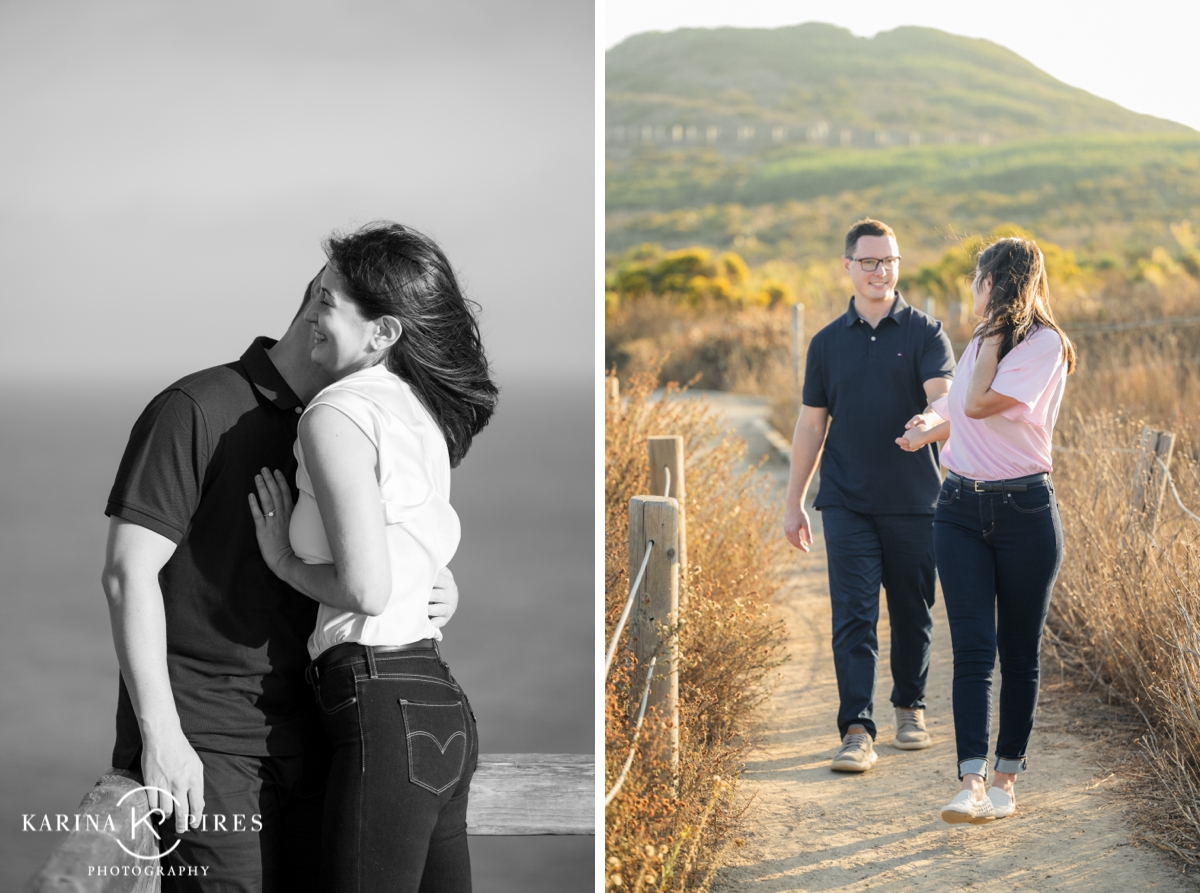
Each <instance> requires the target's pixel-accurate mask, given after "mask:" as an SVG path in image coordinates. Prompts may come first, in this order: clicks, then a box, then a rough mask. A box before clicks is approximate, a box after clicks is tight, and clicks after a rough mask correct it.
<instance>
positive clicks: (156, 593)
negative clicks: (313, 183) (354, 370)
mask: <svg viewBox="0 0 1200 893" xmlns="http://www.w3.org/2000/svg"><path fill="white" fill-rule="evenodd" d="M310 297H311V283H310V290H309V292H306V301H307V300H308V299H309V298H310ZM303 309H304V306H303V305H302V306H301V312H300V313H298V314H297V315H296V317H295V319H293V320H292V323H291V325H290V326H289V328H288V330H287V332H286V333H285V334H284V336H283V337H282V338H281V339H280V340H279V341H278V342H273V341H271V340H270V339H268V338H258V339H256V340H255V341H254V343H253V344H251V345H250V347H249V349H248V350H247V351H246V352H245V353H244V354H242V357H241V359H239V360H237V361H236V362H233V363H227V364H226V365H224V366H217V367H214V368H212V369H206V370H204V371H202V372H197V373H195V374H193V375H189V376H187V377H186V378H183V379H180V380H179V381H177V382H176V383H175V384H173V385H171V386H170V387H169V388H167V389H166V390H165V391H163V392H162V393H161V394H159V395H158V396H157V397H155V398H154V400H152V401H151V403H150V405H149V406H148V407H147V408H146V409H145V411H144V412H143V413H142V415H141V417H140V418H139V419H138V420H137V423H136V424H135V425H134V428H133V432H132V434H131V435H130V439H129V444H128V446H127V447H126V449H125V454H124V456H123V458H122V459H121V465H120V468H119V470H118V472H117V479H116V482H115V483H114V484H113V488H112V492H111V494H110V495H109V498H108V505H107V507H106V509H105V513H106V514H108V515H109V517H110V525H109V537H108V550H107V556H106V562H105V568H104V577H103V579H104V589H105V593H106V594H107V596H108V601H109V613H110V616H111V620H112V629H113V640H114V643H115V644H116V650H117V657H118V660H119V662H120V665H121V680H120V692H119V698H118V706H117V739H116V744H115V746H114V748H113V765H114V766H115V767H117V768H118V769H125V770H129V771H131V772H135V773H137V772H141V773H142V776H143V779H144V784H145V785H147V786H154V787H158V788H161V789H163V790H164V791H169V792H170V794H171V796H167V795H166V794H156V793H155V792H153V791H150V792H149V797H150V801H151V802H150V806H151V808H154V807H156V806H157V807H159V808H161V809H162V810H163V812H164V813H166V815H167V816H171V815H172V813H173V815H174V819H173V821H166V822H164V823H163V824H161V825H160V826H159V830H160V832H161V833H162V841H161V844H160V849H161V850H162V851H163V852H166V851H167V850H168V849H170V848H171V847H172V846H174V845H175V844H176V841H178V844H179V845H178V847H177V848H175V849H174V850H173V851H172V852H171V853H170V855H168V856H165V857H164V858H163V859H162V864H163V866H164V869H166V868H174V869H175V870H176V871H179V870H181V869H183V870H185V872H186V870H190V869H192V868H194V869H196V874H195V876H185V877H182V878H172V877H170V876H168V877H164V879H163V889H164V891H167V890H221V891H232V890H237V891H242V890H244V891H260V890H265V891H272V890H278V891H289V893H290V891H299V890H315V889H316V887H315V884H316V879H317V877H318V866H317V857H318V854H319V850H320V830H321V812H322V806H323V800H324V790H325V783H326V778H327V769H328V762H327V753H326V747H325V744H324V738H323V734H322V733H321V731H320V727H319V720H318V718H317V716H316V715H315V707H314V699H313V695H312V692H311V690H310V689H309V687H308V685H307V683H306V682H305V680H304V669H305V667H306V665H307V664H308V660H309V658H308V650H307V640H308V636H309V634H310V633H311V632H312V630H313V625H314V623H315V621H316V614H317V603H316V602H314V601H312V600H310V599H308V598H306V597H304V596H303V595H300V594H299V593H297V592H296V591H295V590H293V589H291V588H290V587H289V586H287V585H286V584H285V583H283V582H282V581H281V580H279V579H278V578H277V577H276V576H275V575H274V574H273V573H271V571H270V570H269V569H268V568H267V565H266V564H265V563H264V562H263V560H262V557H261V555H260V553H259V548H258V542H257V539H256V538H255V532H254V520H253V517H252V516H251V514H250V509H249V505H248V501H247V500H248V494H250V493H252V492H253V491H254V475H255V474H256V473H257V472H259V471H261V470H262V469H264V468H268V469H276V468H277V469H280V470H282V471H283V473H284V474H285V475H286V476H287V479H288V480H291V481H294V480H295V473H296V459H295V457H294V455H293V453H292V446H293V444H294V443H295V440H296V426H297V421H298V419H299V417H300V413H301V411H302V409H303V406H304V403H305V402H307V401H308V400H310V399H312V397H313V396H315V395H316V393H317V391H319V390H320V389H321V388H322V387H324V386H325V385H326V384H328V383H329V380H328V378H327V377H326V373H325V372H323V371H322V370H321V369H320V368H318V367H317V366H315V365H314V364H313V363H312V362H311V360H310V353H311V350H312V342H311V334H310V329H311V327H310V326H309V325H308V324H307V323H305V322H304V320H303ZM440 580H441V582H440V584H439V585H443V586H447V587H448V589H447V591H445V592H443V593H442V594H441V595H440V596H439V598H442V599H444V600H445V602H446V604H445V605H438V606H431V614H441V615H442V617H441V618H439V619H438V620H436V621H435V622H437V623H439V625H440V623H442V622H444V619H445V618H448V616H449V614H450V613H452V612H453V609H454V606H455V605H456V604H457V590H455V589H454V588H453V583H452V582H450V581H448V579H447V578H446V577H445V576H444V577H442V578H440Z"/></svg>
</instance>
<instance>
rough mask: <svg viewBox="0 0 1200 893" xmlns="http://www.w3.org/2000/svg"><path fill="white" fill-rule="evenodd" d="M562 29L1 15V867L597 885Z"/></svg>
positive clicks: (214, 10) (359, 14)
mask: <svg viewBox="0 0 1200 893" xmlns="http://www.w3.org/2000/svg"><path fill="white" fill-rule="evenodd" d="M594 48H595V10H594V8H593V6H592V5H591V4H559V3H553V2H545V0H518V2H515V3H507V4H504V5H502V6H498V5H493V4H487V3H478V2H462V3H457V2H456V3H445V4H425V3H414V2H401V3H389V2H376V0H365V2H355V3H348V4H347V3H336V2H332V0H302V2H288V3H282V2H274V0H270V2H263V3H249V4H247V3H232V2H224V0H218V2H216V3H205V4H200V5H195V4H192V5H176V4H168V5H163V4H157V3H150V2H143V0H117V2H109V3H103V4H80V3H70V2H58V0H54V2H49V3H43V2H33V0H17V2H9V3H4V4H3V5H0V112H2V113H3V118H4V121H5V133H6V134H7V138H6V140H5V149H4V158H5V164H4V167H3V171H2V172H0V231H2V232H3V240H2V243H0V244H2V246H3V247H2V248H0V253H2V256H3V261H4V269H5V271H6V275H7V277H8V281H9V282H10V283H11V284H13V285H14V286H15V288H14V298H15V300H14V301H13V302H11V305H10V316H9V320H8V321H9V328H8V331H9V332H10V335H11V337H10V338H9V344H8V347H7V349H6V350H5V351H3V354H2V355H0V401H2V405H3V411H2V415H3V418H4V422H3V424H0V455H2V456H3V457H4V461H3V463H2V465H3V470H0V592H2V593H3V597H2V598H0V636H2V637H3V639H2V647H0V665H2V666H3V669H4V671H5V675H6V677H7V678H8V680H9V684H8V685H5V686H4V687H3V693H2V694H0V715H2V716H3V723H0V753H2V755H3V761H2V769H0V801H2V802H3V803H4V809H5V811H6V812H5V816H4V819H3V821H2V822H0V828H2V830H0V887H3V888H4V889H6V890H10V889H11V890H18V889H29V890H51V889H53V890H60V889H88V890H132V889H137V890H139V891H145V890H152V889H153V890H157V889H162V890H164V891H166V890H184V889H187V890H217V889H220V890H235V889H236V890H247V891H250V890H267V891H270V890H278V891H283V890H287V891H295V890H321V891H336V890H364V891H365V890H412V891H415V890H417V889H444V890H469V889H472V883H473V889H474V890H476V891H531V890H545V891H560V890H582V889H590V887H591V885H592V882H593V878H594V876H595V872H594V868H593V866H594V863H595V857H594V853H595V847H596V840H597V838H596V836H595V828H594V811H593V802H594V801H593V798H592V792H593V790H594V785H595V781H594V762H595V758H594V747H595V697H594V691H595V688H594V677H595V671H594V663H593V658H592V655H593V651H594V646H593V641H594V636H595V623H596V621H595V610H596V602H595V593H594V590H595V582H594V581H595V554H596V552H595V550H596V545H595V543H596V537H597V535H598V531H597V530H596V525H595V498H594V480H595V478H594V464H595V462H594V456H595V447H594V444H595V407H596V398H595V391H596V384H595V379H596V376H595V372H594V365H593V362H592V357H593V354H594V343H595V341H594V335H595V328H594V319H595V306H596V304H595V293H596V288H595V266H596V264H595V220H596V209H595V182H596V180H595V177H596V158H595V146H596V126H595V114H594V106H595V103H594V85H595V73H594V72H595V66H594V58H595V49H594ZM310 435H311V436H312V439H310ZM85 795H86V798H85ZM153 810H158V812H157V813H154V812H153ZM164 816H165V819H164V820H163V821H161V822H158V821H157V819H158V818H160V817H164Z"/></svg>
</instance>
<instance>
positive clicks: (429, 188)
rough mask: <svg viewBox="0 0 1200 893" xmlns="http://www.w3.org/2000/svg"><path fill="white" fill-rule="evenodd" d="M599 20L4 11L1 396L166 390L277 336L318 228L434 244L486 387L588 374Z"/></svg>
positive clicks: (290, 5)
mask: <svg viewBox="0 0 1200 893" xmlns="http://www.w3.org/2000/svg"><path fill="white" fill-rule="evenodd" d="M594 21H595V20H594V12H593V8H592V7H591V5H590V4H579V3H562V2H558V0H506V2H505V3H503V4H500V3H490V2H486V0H474V2H467V0H447V2H439V3H428V2H423V0H255V2H251V3H247V2H244V0H205V2H203V3H161V2H157V0H106V2H104V3H88V2H82V0H5V2H3V3H0V120H2V121H3V122H4V124H3V126H4V133H5V139H4V149H3V158H4V162H5V163H4V164H3V165H0V261H2V263H3V269H4V279H5V283H6V285H7V286H8V289H7V293H8V300H7V301H6V302H5V303H6V307H5V309H6V313H5V315H4V318H5V327H4V328H5V335H6V339H5V340H6V344H5V349H4V350H3V351H0V381H7V382H12V381H14V380H16V379H19V378H31V377H44V376H47V375H49V376H60V377H75V376H78V375H80V374H86V375H88V376H92V377H95V376H122V377H129V376H137V377H143V378H145V377H152V378H154V379H159V380H162V383H163V384H164V385H165V384H166V383H168V382H169V381H170V380H171V378H173V377H177V376H178V375H182V374H184V373H187V372H190V371H193V370H194V369H198V368H203V367H205V366H209V365H214V364H216V363H220V362H224V361H227V360H230V359H234V358H236V357H237V356H239V355H240V354H241V352H242V350H243V349H244V348H245V347H246V345H247V344H249V342H250V340H251V339H252V338H253V337H254V336H255V335H259V334H268V335H278V334H280V333H281V332H282V331H283V329H284V328H286V326H287V323H288V321H289V320H290V318H291V316H292V313H293V312H294V310H295V309H296V307H297V306H298V304H299V301H300V298H301V295H302V290H303V288H304V286H305V284H306V283H307V282H308V280H309V278H310V277H312V276H313V275H314V274H315V273H316V271H317V269H318V268H319V267H320V265H321V263H322V261H323V255H322V253H321V249H320V241H321V239H322V237H324V236H325V235H326V234H328V233H329V231H330V230H332V229H334V228H346V227H353V226H355V225H358V224H361V223H365V222H367V221H370V220H372V219H376V218H391V219H395V220H399V221H401V222H403V223H407V224H411V225H413V226H416V227H417V228H418V229H421V230H424V231H425V232H427V233H429V234H430V235H432V236H434V237H435V238H437V239H438V240H439V241H440V242H441V243H442V246H443V248H444V249H445V250H446V253H447V255H448V256H449V258H450V260H451V262H452V263H454V264H455V265H456V267H457V268H458V270H459V272H460V273H461V275H462V278H463V280H464V281H465V283H466V287H467V290H468V293H469V295H470V296H471V297H473V298H475V299H476V300H477V301H478V302H479V303H480V304H481V305H482V306H483V309H484V316H483V327H484V334H485V343H486V346H487V347H488V348H489V350H490V352H491V355H492V358H493V360H494V362H495V366H496V368H497V371H498V373H499V375H500V377H501V379H502V380H503V379H504V378H505V377H511V376H513V375H518V376H533V375H546V374H554V375H562V374H566V375H574V376H578V377H582V376H590V375H591V374H592V348H593V335H592V331H593V323H592V321H593V312H592V306H593V291H594V276H593V268H594V246H595V236H594V227H595V201H594V198H595V190H594V177H595V174H594V164H595V160H594V159H595V151H594V147H595V142H594V132H595V119H594V113H593V108H594V101H593V97H594V93H593V89H594V81H593V77H594V67H593V54H594V47H595V43H594V30H595V24H594Z"/></svg>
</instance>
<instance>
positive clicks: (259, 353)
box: [241, 336, 304, 409]
mask: <svg viewBox="0 0 1200 893" xmlns="http://www.w3.org/2000/svg"><path fill="white" fill-rule="evenodd" d="M274 346H275V339H274V338H266V337H263V336H259V337H258V338H255V339H254V342H253V343H252V344H251V345H250V346H249V347H248V348H246V352H245V353H244V354H242V360H241V362H242V368H244V369H245V370H246V374H247V375H248V376H249V377H250V383H251V384H252V385H254V387H256V388H257V389H258V391H259V393H261V394H262V395H263V396H264V397H266V398H267V399H268V400H270V401H271V402H272V403H274V404H275V405H276V406H277V407H279V408H280V409H293V408H294V407H297V406H303V405H304V404H303V403H301V402H300V398H299V397H297V396H296V392H295V391H293V390H292V389H291V387H289V386H288V383H287V382H286V381H285V380H284V378H283V376H282V375H280V374H279V370H278V369H276V368H275V364H274V363H273V362H271V358H270V357H269V356H267V349H268V348H270V347H274Z"/></svg>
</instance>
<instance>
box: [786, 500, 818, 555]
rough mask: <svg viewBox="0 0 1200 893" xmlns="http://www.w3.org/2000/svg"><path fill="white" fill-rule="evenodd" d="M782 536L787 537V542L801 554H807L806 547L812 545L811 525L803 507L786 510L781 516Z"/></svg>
mask: <svg viewBox="0 0 1200 893" xmlns="http://www.w3.org/2000/svg"><path fill="white" fill-rule="evenodd" d="M783 535H784V536H786V537H787V541H788V542H789V543H791V544H792V545H793V546H795V547H796V548H797V549H799V550H800V551H801V552H807V551H808V547H809V546H811V545H812V541H813V538H812V525H811V523H810V522H809V520H808V512H806V511H805V510H804V506H799V507H798V508H790V509H788V510H787V511H786V512H785V513H784V516H783Z"/></svg>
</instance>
